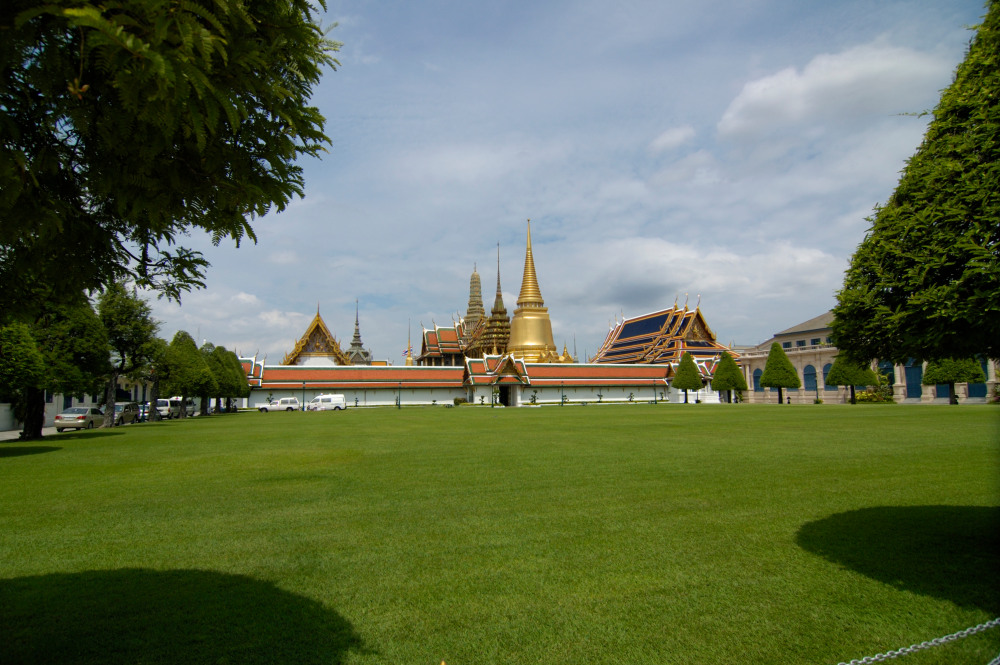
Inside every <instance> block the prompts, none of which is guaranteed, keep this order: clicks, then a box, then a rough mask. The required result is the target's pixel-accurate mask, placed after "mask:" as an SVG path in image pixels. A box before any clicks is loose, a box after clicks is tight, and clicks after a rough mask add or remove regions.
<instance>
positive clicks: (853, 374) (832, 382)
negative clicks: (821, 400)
mask: <svg viewBox="0 0 1000 665" xmlns="http://www.w3.org/2000/svg"><path fill="white" fill-rule="evenodd" d="M825 382H826V385H828V386H849V387H850V389H851V404H857V394H856V392H855V386H877V385H878V384H879V380H878V375H877V374H875V372H874V371H873V370H872V368H871V367H867V366H866V365H863V364H861V363H857V362H854V361H852V360H850V359H849V358H848V357H847V356H846V355H845V354H838V355H837V357H836V358H834V359H833V367H831V368H830V373H829V374H827V375H826V379H825Z"/></svg>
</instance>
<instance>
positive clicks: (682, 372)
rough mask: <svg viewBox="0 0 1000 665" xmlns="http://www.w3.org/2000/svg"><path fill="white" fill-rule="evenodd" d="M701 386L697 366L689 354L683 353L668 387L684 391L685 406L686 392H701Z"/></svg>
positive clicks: (685, 401)
mask: <svg viewBox="0 0 1000 665" xmlns="http://www.w3.org/2000/svg"><path fill="white" fill-rule="evenodd" d="M703 385H704V384H703V383H702V381H701V372H700V371H698V365H697V364H696V363H695V361H694V358H693V357H692V356H691V354H690V353H688V352H687V351H685V352H684V355H682V356H681V361H680V363H679V364H678V365H677V371H676V372H675V373H674V378H673V380H672V381H671V382H670V386H671V387H673V388H676V389H677V390H683V391H684V403H685V404H687V401H688V391H689V390H701V389H702V386H703Z"/></svg>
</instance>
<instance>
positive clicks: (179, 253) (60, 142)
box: [0, 0, 339, 311]
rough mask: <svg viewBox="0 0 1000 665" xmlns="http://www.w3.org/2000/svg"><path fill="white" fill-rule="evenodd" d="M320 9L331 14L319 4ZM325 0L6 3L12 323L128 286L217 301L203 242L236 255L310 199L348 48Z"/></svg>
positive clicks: (2, 279) (1, 169)
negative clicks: (53, 298)
mask: <svg viewBox="0 0 1000 665" xmlns="http://www.w3.org/2000/svg"><path fill="white" fill-rule="evenodd" d="M321 2H322V0H321ZM317 11H318V8H317V7H316V5H314V4H313V3H312V2H311V1H310V0H129V1H127V2H126V1H124V0H105V1H103V2H100V3H98V2H89V1H86V0H71V1H69V2H62V3H48V4H47V3H38V2H35V1H34V0H7V2H4V3H0V34H2V35H3V39H0V283H2V284H4V288H3V289H2V290H0V310H5V311H12V310H13V311H22V310H25V309H32V308H33V307H34V306H35V304H36V303H37V302H39V296H40V295H46V294H48V293H53V292H54V293H60V292H62V291H64V290H75V291H80V290H83V291H94V290H98V289H100V288H101V287H103V286H105V285H108V284H110V283H112V282H114V281H116V280H118V279H121V278H123V277H124V276H130V277H131V278H133V279H134V280H135V282H136V283H137V285H138V286H139V287H150V288H154V289H157V290H159V291H160V292H161V293H163V294H165V295H167V296H168V297H171V298H179V296H180V294H181V293H182V292H183V291H185V290H189V289H191V288H195V287H200V286H202V285H203V282H202V279H203V276H204V270H205V268H206V267H207V265H208V264H207V262H206V261H205V259H204V258H203V257H202V256H201V254H200V253H198V252H194V251H191V250H189V249H185V248H183V247H181V246H178V245H177V243H178V241H179V240H180V238H181V237H182V236H183V235H185V234H187V233H188V232H190V231H191V230H195V229H198V230H202V231H205V232H207V233H209V234H211V237H212V240H213V242H214V243H216V244H218V243H219V242H220V241H221V240H223V239H226V238H231V239H233V240H234V241H235V242H236V244H237V245H239V243H240V241H241V240H242V239H243V238H249V239H251V240H256V237H255V235H254V231H253V228H252V227H251V226H250V223H249V220H252V219H253V218H254V217H257V216H260V215H263V214H265V213H267V212H268V211H270V210H272V209H276V210H279V211H280V210H283V209H284V208H285V207H286V206H287V205H288V203H289V201H290V199H291V198H292V197H293V196H295V195H298V196H301V195H302V194H303V176H302V169H301V167H300V166H298V165H296V163H295V160H296V158H297V157H299V156H301V155H312V156H317V155H319V154H320V152H321V151H323V149H324V144H327V143H329V139H328V138H327V137H326V136H325V135H324V134H323V124H324V119H323V117H322V115H320V113H319V111H318V110H317V109H316V108H315V107H312V106H309V105H308V100H309V98H310V96H311V94H312V90H313V87H314V86H315V85H316V84H317V83H318V81H319V79H320V76H321V74H322V71H323V69H324V68H325V67H333V66H335V65H336V64H337V62H336V60H334V58H333V53H334V52H335V51H336V50H337V49H338V48H339V45H338V44H337V43H335V42H332V41H330V40H328V39H327V38H326V36H325V34H324V32H323V29H322V28H321V26H320V25H319V24H318V22H317V16H316V13H317Z"/></svg>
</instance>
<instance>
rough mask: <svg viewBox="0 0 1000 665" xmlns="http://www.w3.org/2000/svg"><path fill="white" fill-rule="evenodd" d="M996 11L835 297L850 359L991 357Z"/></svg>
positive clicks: (997, 139)
mask: <svg viewBox="0 0 1000 665" xmlns="http://www.w3.org/2000/svg"><path fill="white" fill-rule="evenodd" d="M998 54H1000V9H998V5H997V3H995V2H990V3H989V9H988V14H987V16H986V18H985V20H984V22H983V24H982V25H981V26H980V27H979V29H978V32H977V34H976V37H975V39H974V40H973V42H972V44H971V45H970V47H969V51H968V54H967V56H966V59H965V61H964V62H963V63H962V64H961V65H960V66H959V68H958V71H957V72H956V75H955V81H954V83H952V85H951V86H950V87H949V88H947V89H946V90H945V91H944V92H943V93H942V96H941V101H940V103H939V104H938V107H937V108H936V109H935V111H934V119H933V120H932V121H931V124H930V126H929V127H928V130H927V135H926V136H925V138H924V141H923V143H922V144H921V146H920V147H919V148H918V150H917V152H916V154H914V156H913V157H912V158H911V159H910V160H909V162H908V164H907V166H906V169H905V170H904V171H903V174H902V177H901V178H900V181H899V185H898V186H897V188H896V191H895V193H894V194H893V196H892V197H891V198H890V199H889V201H888V202H887V203H886V204H885V206H882V207H878V208H876V210H875V215H874V217H873V218H871V219H870V220H869V221H870V222H871V224H872V226H871V229H870V231H869V233H868V235H867V236H866V237H865V239H864V241H863V242H862V243H861V244H860V245H859V247H858V249H857V251H856V252H855V254H854V256H853V258H852V260H851V265H850V267H849V269H848V270H847V273H846V275H845V279H844V286H843V288H842V289H841V291H840V292H839V293H838V294H837V301H838V302H837V306H836V307H835V308H834V314H835V317H836V318H835V320H834V322H833V325H832V327H833V338H834V342H835V343H836V345H837V346H838V347H839V348H840V349H841V350H842V351H844V352H845V353H847V354H848V355H850V356H851V358H852V359H853V360H854V361H855V362H861V361H867V360H871V359H875V358H879V359H885V360H892V361H894V362H897V363H898V362H905V361H906V360H908V359H910V358H916V359H921V360H927V359H934V358H945V357H949V356H953V355H965V356H971V355H974V354H976V353H984V354H987V355H989V356H990V357H992V358H997V357H1000V304H998V303H1000V67H997V63H998V61H1000V57H998Z"/></svg>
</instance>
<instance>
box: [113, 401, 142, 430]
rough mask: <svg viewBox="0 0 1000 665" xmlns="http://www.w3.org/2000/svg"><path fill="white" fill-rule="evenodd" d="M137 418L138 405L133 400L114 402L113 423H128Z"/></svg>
mask: <svg viewBox="0 0 1000 665" xmlns="http://www.w3.org/2000/svg"><path fill="white" fill-rule="evenodd" d="M138 420H139V405H138V404H136V403H135V402H116V403H115V425H130V424H132V423H134V422H136V421H138Z"/></svg>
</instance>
